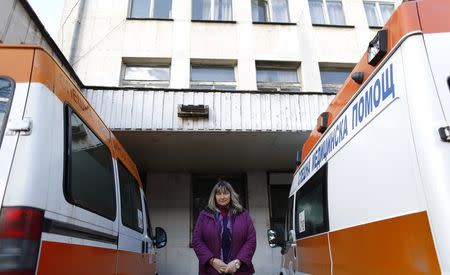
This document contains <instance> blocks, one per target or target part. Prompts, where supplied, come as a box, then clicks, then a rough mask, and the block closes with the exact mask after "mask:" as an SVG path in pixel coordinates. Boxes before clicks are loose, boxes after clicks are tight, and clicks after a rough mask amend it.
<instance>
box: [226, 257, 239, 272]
mask: <svg viewBox="0 0 450 275" xmlns="http://www.w3.org/2000/svg"><path fill="white" fill-rule="evenodd" d="M236 261H239V260H233V261H231V262H229V263H228V265H227V269H226V270H225V273H230V274H234V273H236V271H237V268H236ZM239 263H240V262H239Z"/></svg>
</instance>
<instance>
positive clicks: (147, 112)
mask: <svg viewBox="0 0 450 275" xmlns="http://www.w3.org/2000/svg"><path fill="white" fill-rule="evenodd" d="M153 97H154V91H144V107H143V111H144V113H143V114H142V129H143V130H147V129H151V128H152V121H153Z"/></svg>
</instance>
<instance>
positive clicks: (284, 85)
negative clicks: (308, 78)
mask: <svg viewBox="0 0 450 275" xmlns="http://www.w3.org/2000/svg"><path fill="white" fill-rule="evenodd" d="M256 82H257V86H258V90H267V91H283V92H299V91H300V90H301V85H300V82H299V78H298V72H297V68H296V67H292V66H283V65H281V66H275V65H270V66H265V65H257V67H256Z"/></svg>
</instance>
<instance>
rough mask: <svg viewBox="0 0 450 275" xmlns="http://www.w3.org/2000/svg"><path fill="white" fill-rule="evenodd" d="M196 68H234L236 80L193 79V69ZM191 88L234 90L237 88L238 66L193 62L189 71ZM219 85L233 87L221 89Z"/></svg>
mask: <svg viewBox="0 0 450 275" xmlns="http://www.w3.org/2000/svg"><path fill="white" fill-rule="evenodd" d="M194 68H226V69H232V70H233V79H234V81H207V80H192V70H193V69H194ZM189 78H190V80H189V88H190V89H193V90H226V91H234V90H236V89H237V81H236V66H235V65H210V64H191V68H190V72H189ZM217 87H226V88H232V89H226V88H225V89H221V88H218V89H217Z"/></svg>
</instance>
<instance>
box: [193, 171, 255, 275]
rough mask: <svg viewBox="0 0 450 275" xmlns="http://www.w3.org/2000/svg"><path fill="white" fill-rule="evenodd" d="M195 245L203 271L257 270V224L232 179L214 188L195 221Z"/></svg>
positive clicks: (203, 273) (244, 273)
mask: <svg viewBox="0 0 450 275" xmlns="http://www.w3.org/2000/svg"><path fill="white" fill-rule="evenodd" d="M192 245H193V247H194V250H195V254H197V257H198V261H199V272H198V273H199V274H200V275H206V274H208V275H211V274H236V275H247V274H253V273H255V269H254V268H253V264H252V257H253V254H254V253H255V249H256V232H255V228H254V226H253V222H252V219H251V218H250V215H249V214H248V211H247V210H245V209H244V208H243V207H242V205H241V204H240V203H239V195H238V194H237V193H236V192H235V191H234V189H233V187H231V184H230V183H228V182H226V181H223V180H219V182H218V183H217V184H216V185H215V186H214V188H213V189H212V191H211V195H210V196H209V201H208V206H207V207H206V209H205V210H202V211H201V212H200V215H199V217H198V220H197V224H196V225H195V230H194V236H193V237H192Z"/></svg>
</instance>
